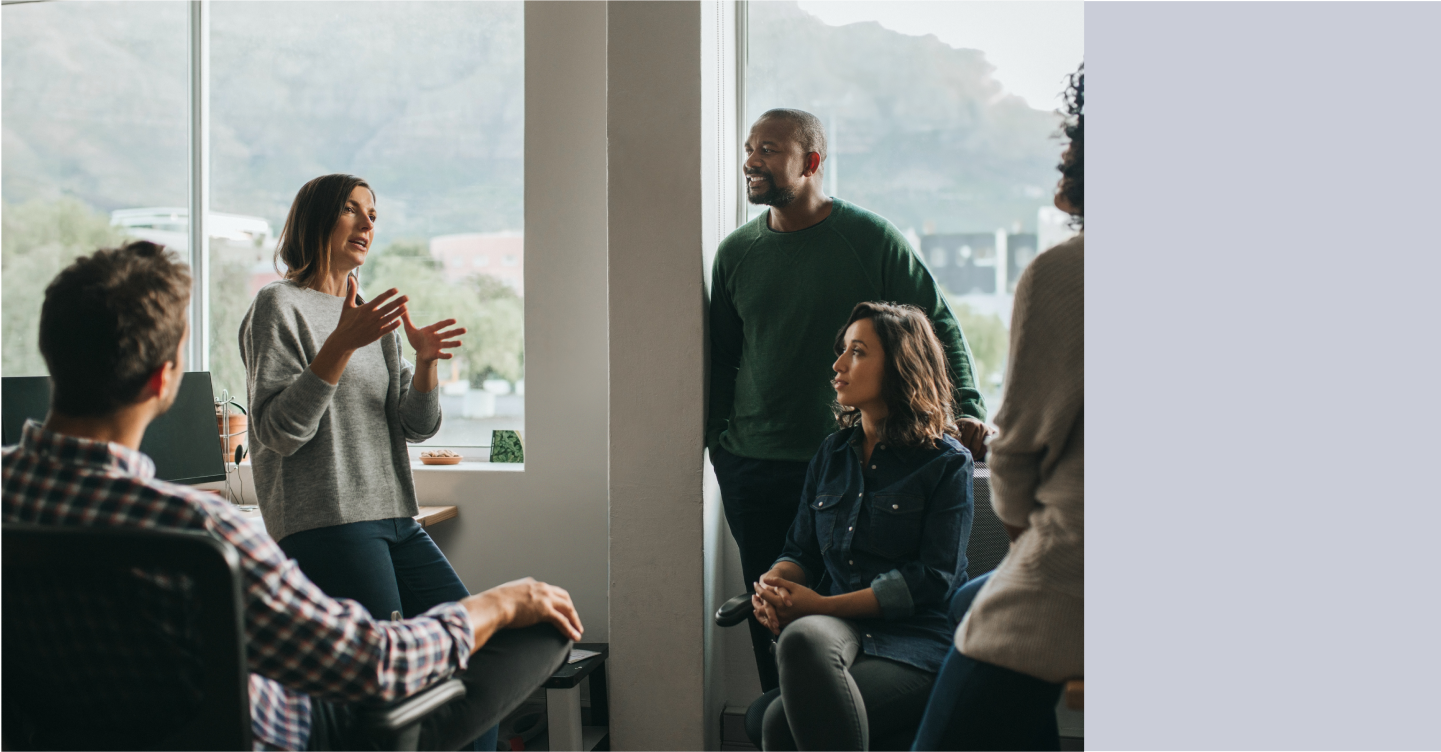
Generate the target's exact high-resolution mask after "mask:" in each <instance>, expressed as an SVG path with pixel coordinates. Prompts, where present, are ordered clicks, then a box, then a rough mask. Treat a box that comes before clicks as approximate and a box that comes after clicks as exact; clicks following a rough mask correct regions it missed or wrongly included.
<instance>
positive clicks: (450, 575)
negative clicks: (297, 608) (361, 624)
mask: <svg viewBox="0 0 1441 752" xmlns="http://www.w3.org/2000/svg"><path fill="white" fill-rule="evenodd" d="M279 543H280V550H282V551H284V552H285V555H286V556H289V557H290V558H292V559H294V560H295V563H296V564H299V565H300V571H302V572H304V573H305V576H306V577H309V578H310V581H311V582H314V583H315V584H316V585H318V586H319V587H320V589H321V590H324V591H325V594H326V595H329V596H330V597H332V598H351V599H354V600H357V601H359V602H360V605H362V606H365V608H366V610H368V611H370V615H371V616H372V617H374V618H376V619H389V618H390V615H391V613H392V612H394V611H399V612H400V613H401V615H402V616H404V617H405V618H407V619H408V618H410V617H412V616H419V615H420V614H422V613H425V612H426V611H428V610H430V609H431V608H432V607H434V606H438V605H440V604H442V603H450V602H453V601H458V600H460V599H462V598H464V597H466V596H468V595H470V591H469V590H466V588H465V584H464V583H462V582H461V581H460V576H459V575H457V574H456V573H455V570H454V569H452V568H451V566H450V562H449V561H447V560H446V558H445V554H443V553H441V552H440V548H439V547H438V546H436V545H435V541H433V540H431V539H430V534H429V533H427V532H425V528H423V527H421V526H420V523H418V522H416V521H415V520H413V519H411V518H409V517H396V518H394V519H389V520H370V521H367V522H351V523H348V524H345V525H333V526H331V527H319V528H314V529H311V530H303V531H301V532H298V533H292V534H290V535H287V536H285V538H283V539H281V540H280V541H279ZM498 732H499V729H498V728H492V729H490V730H489V731H487V732H485V733H484V734H482V735H481V736H480V738H479V739H477V740H476V741H475V745H476V746H475V747H474V749H481V750H492V749H495V742H496V736H497V734H498Z"/></svg>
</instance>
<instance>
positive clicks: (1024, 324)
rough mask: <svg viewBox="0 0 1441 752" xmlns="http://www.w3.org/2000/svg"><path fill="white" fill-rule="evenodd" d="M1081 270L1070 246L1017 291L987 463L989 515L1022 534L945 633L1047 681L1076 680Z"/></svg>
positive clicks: (1081, 499)
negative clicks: (954, 625)
mask: <svg viewBox="0 0 1441 752" xmlns="http://www.w3.org/2000/svg"><path fill="white" fill-rule="evenodd" d="M1084 267H1085V240H1084V237H1078V238H1075V239H1073V240H1069V241H1067V242H1065V243H1062V244H1060V245H1058V246H1056V247H1055V248H1052V249H1051V250H1049V251H1046V252H1045V253H1042V254H1041V255H1039V256H1037V257H1036V260H1035V261H1033V262H1031V265H1030V266H1029V267H1028V268H1027V269H1026V271H1025V272H1023V273H1022V274H1021V279H1020V281H1019V282H1018V283H1017V285H1016V304H1015V312H1014V313H1013V314H1012V316H1011V355H1010V361H1009V362H1008V363H1007V364H1006V397H1005V400H1004V402H1003V403H1002V404H1001V409H1000V410H999V411H998V412H997V413H996V427H997V428H998V429H999V432H998V434H997V436H996V438H995V439H994V440H993V441H992V442H991V443H990V451H989V455H988V457H987V460H988V462H989V464H990V467H991V504H992V506H994V507H995V509H996V514H997V516H999V517H1000V518H1001V519H1002V520H1003V521H1004V522H1006V524H1009V525H1012V526H1015V527H1025V528H1027V530H1026V531H1025V532H1024V533H1022V534H1021V536H1020V538H1018V539H1017V540H1016V542H1015V543H1013V544H1011V551H1010V553H1009V554H1007V555H1006V558H1005V559H1004V560H1003V561H1002V562H1001V565H1000V566H999V567H998V568H997V569H996V571H995V573H994V574H992V575H991V580H990V582H987V583H986V585H985V586H984V587H983V588H981V592H980V593H979V594H978V595H977V596H976V600H975V602H974V603H973V604H972V605H971V610H970V611H969V612H968V613H967V614H966V618H965V619H963V620H962V621H961V624H960V627H959V628H957V630H956V648H957V649H958V650H960V651H961V653H963V654H965V655H967V656H969V657H971V658H975V659H976V660H980V661H985V662H987V663H993V664H996V665H998V666H1004V667H1005V668H1009V669H1012V670H1014V671H1019V672H1021V673H1023V674H1029V675H1031V676H1035V677H1037V678H1040V679H1043V680H1045V681H1050V682H1060V681H1064V680H1066V679H1074V678H1079V677H1081V676H1083V675H1084V674H1085V660H1084V657H1085V588H1084V575H1085V532H1086V528H1085V520H1084V516H1085V514H1084V513H1085V495H1084V485H1085V457H1086V452H1085V421H1084V408H1085V394H1086V382H1085V370H1084V369H1085V351H1086V348H1085V330H1084V323H1085V317H1084V311H1085V271H1084Z"/></svg>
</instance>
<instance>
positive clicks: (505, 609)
mask: <svg viewBox="0 0 1441 752" xmlns="http://www.w3.org/2000/svg"><path fill="white" fill-rule="evenodd" d="M460 604H461V605H462V606H465V610H466V612H467V613H469V614H470V623H471V627H472V628H473V629H474V630H475V650H479V649H480V647H481V646H482V645H484V644H485V643H486V641H487V640H489V639H490V637H491V635H493V634H495V633H496V631H497V630H500V629H519V628H521V627H529V626H531V625H533V624H539V623H541V622H548V623H550V624H554V625H555V628H556V629H558V630H560V633H561V634H563V635H565V636H566V637H567V638H569V639H570V640H571V641H572V642H579V641H580V638H581V634H582V633H584V632H585V627H583V626H581V623H580V615H579V614H577V613H576V612H575V604H574V603H571V601H570V593H567V592H566V591H565V590H563V589H561V588H558V587H556V586H554V585H547V584H546V583H544V582H537V581H535V580H533V579H531V578H529V577H526V578H524V579H520V580H515V581H514V582H507V583H505V584H504V585H497V586H495V587H493V588H491V589H489V590H486V591H484V592H481V593H476V594H475V595H472V596H470V597H469V598H466V599H465V600H462V601H461V602H460Z"/></svg>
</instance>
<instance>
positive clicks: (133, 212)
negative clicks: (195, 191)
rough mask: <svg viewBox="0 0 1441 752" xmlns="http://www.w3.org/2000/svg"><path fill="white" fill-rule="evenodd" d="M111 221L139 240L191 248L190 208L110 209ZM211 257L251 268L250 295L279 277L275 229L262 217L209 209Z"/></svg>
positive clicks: (173, 246) (179, 249) (172, 246)
mask: <svg viewBox="0 0 1441 752" xmlns="http://www.w3.org/2000/svg"><path fill="white" fill-rule="evenodd" d="M110 224H111V225H114V226H115V227H120V228H123V229H124V230H125V234H126V235H129V236H130V237H132V238H136V239H139V240H149V241H150V242H152V243H160V244H162V245H164V246H165V247H167V248H170V249H172V250H175V251H179V252H180V253H186V252H188V251H189V249H190V210H189V209H185V208H180V207H167V206H152V207H144V208H139V209H117V210H115V211H113V212H110ZM208 229H209V232H210V254H211V258H217V259H226V260H228V261H239V262H243V263H245V264H247V265H248V266H249V267H250V278H249V280H248V284H247V287H248V289H249V292H250V297H255V293H257V292H260V288H262V287H264V286H266V285H267V284H269V283H271V282H273V281H275V280H277V279H280V275H279V274H276V273H275V266H274V262H273V261H272V259H273V257H274V254H275V230H274V228H273V227H271V224H270V222H268V221H266V220H265V219H264V218H262V217H251V216H246V215H244V214H226V213H224V212H210V223H209V228H208Z"/></svg>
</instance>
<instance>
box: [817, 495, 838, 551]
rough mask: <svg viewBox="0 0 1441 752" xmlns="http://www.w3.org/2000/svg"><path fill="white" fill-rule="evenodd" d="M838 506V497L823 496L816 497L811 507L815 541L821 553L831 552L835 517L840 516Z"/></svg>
mask: <svg viewBox="0 0 1441 752" xmlns="http://www.w3.org/2000/svg"><path fill="white" fill-rule="evenodd" d="M840 506H841V497H840V496H838V495H837V496H832V495H824V494H823V495H817V496H816V500H815V503H814V504H812V505H811V513H812V514H813V515H814V518H813V519H814V520H815V528H816V541H818V542H819V543H820V545H821V553H825V552H827V551H829V550H831V546H832V544H833V538H832V532H833V531H834V530H835V526H836V516H837V515H839V514H840Z"/></svg>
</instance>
